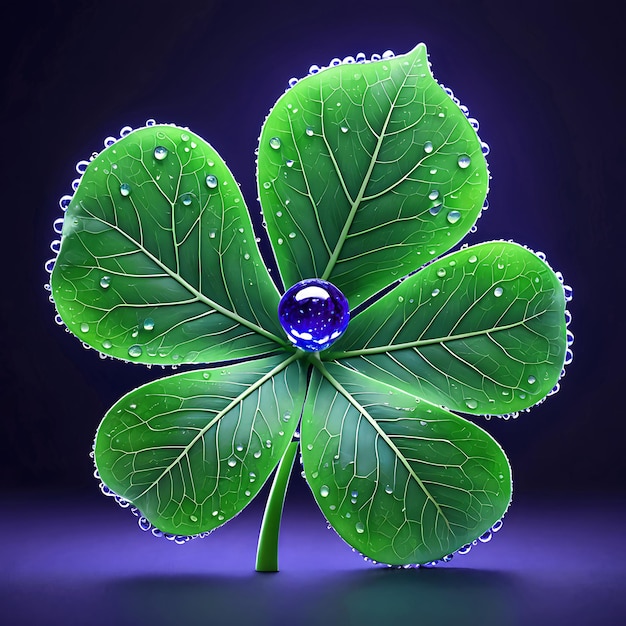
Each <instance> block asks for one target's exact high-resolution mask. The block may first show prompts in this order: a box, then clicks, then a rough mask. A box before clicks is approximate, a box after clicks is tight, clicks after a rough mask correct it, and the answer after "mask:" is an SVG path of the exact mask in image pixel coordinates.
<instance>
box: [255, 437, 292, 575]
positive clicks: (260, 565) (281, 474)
mask: <svg viewBox="0 0 626 626" xmlns="http://www.w3.org/2000/svg"><path fill="white" fill-rule="evenodd" d="M298 445H299V442H298V441H292V442H291V443H290V444H289V446H288V447H287V450H285V454H283V458H282V459H281V460H280V463H279V464H278V469H277V470H276V474H275V475H274V482H273V483H272V488H271V489H270V493H269V496H268V497H267V503H266V505H265V513H264V514H263V521H262V522H261V532H260V533H259V542H258V544H257V551H256V571H257V572H277V571H278V534H279V532H280V520H281V518H282V515H283V505H284V503H285V494H286V492H287V485H288V484H289V477H290V476H291V469H292V468H293V464H294V461H295V460H296V453H297V452H298Z"/></svg>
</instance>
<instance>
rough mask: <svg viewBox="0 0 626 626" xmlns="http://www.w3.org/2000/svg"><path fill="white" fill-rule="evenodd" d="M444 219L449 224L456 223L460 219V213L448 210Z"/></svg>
mask: <svg viewBox="0 0 626 626" xmlns="http://www.w3.org/2000/svg"><path fill="white" fill-rule="evenodd" d="M446 219H447V220H448V222H449V223H450V224H456V223H457V222H458V221H459V220H460V219H461V214H460V213H459V212H458V211H450V212H449V213H448V215H447V217H446Z"/></svg>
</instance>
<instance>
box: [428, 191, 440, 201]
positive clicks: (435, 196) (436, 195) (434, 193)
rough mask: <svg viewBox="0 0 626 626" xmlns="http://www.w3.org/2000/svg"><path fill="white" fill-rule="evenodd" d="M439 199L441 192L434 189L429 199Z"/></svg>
mask: <svg viewBox="0 0 626 626" xmlns="http://www.w3.org/2000/svg"><path fill="white" fill-rule="evenodd" d="M438 197H439V192H438V191H437V190H436V189H433V190H432V191H431V192H430V193H429V194H428V198H429V199H430V200H436V199H437V198H438Z"/></svg>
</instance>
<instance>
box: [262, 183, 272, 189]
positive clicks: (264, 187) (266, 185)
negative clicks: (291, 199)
mask: <svg viewBox="0 0 626 626" xmlns="http://www.w3.org/2000/svg"><path fill="white" fill-rule="evenodd" d="M271 186H272V183H270V182H269V181H265V182H264V183H263V189H269V188H270V187H271Z"/></svg>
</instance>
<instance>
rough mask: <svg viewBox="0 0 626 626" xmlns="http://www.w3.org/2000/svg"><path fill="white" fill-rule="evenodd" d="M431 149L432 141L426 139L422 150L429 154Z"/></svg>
mask: <svg viewBox="0 0 626 626" xmlns="http://www.w3.org/2000/svg"><path fill="white" fill-rule="evenodd" d="M432 151H433V144H432V141H427V142H426V143H425V144H424V152H425V153H426V154H430V153H431V152H432Z"/></svg>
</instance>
